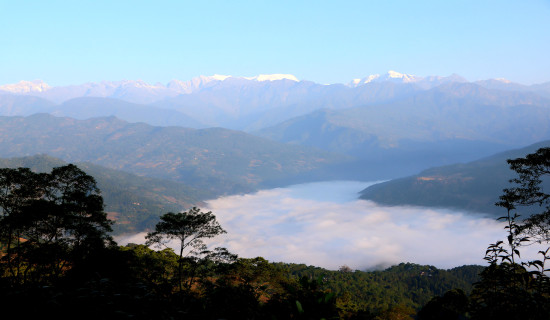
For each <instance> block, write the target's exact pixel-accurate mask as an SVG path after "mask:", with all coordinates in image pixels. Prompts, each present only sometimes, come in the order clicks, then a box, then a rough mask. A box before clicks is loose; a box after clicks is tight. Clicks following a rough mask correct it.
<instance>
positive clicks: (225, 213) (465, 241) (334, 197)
mask: <svg viewBox="0 0 550 320" xmlns="http://www.w3.org/2000/svg"><path fill="white" fill-rule="evenodd" d="M371 184H373V183H368V182H354V181H351V182H350V181H337V182H320V183H309V184H302V185H295V186H290V187H287V188H277V189H270V190H262V191H259V192H257V193H254V194H247V195H238V196H228V197H222V198H218V199H215V200H210V201H208V202H207V206H206V207H205V208H203V210H210V211H212V212H213V213H214V214H215V215H216V217H217V218H218V221H219V222H220V224H221V225H222V227H223V228H225V229H226V230H227V234H226V235H223V236H220V237H218V238H216V240H215V241H213V242H212V243H211V245H214V246H218V245H221V246H226V247H227V248H228V249H229V250H230V251H232V252H234V253H237V254H238V255H239V256H240V257H256V256H262V257H264V258H266V259H268V260H270V261H282V262H293V263H305V264H308V265H315V266H320V267H324V268H328V269H337V268H338V267H339V266H341V265H344V264H345V265H348V266H350V267H351V268H353V269H359V270H364V269H369V268H373V267H377V266H389V265H392V264H396V263H399V262H413V263H418V264H430V265H434V266H436V267H439V268H452V267H456V266H460V265H464V264H482V265H484V264H485V262H484V260H483V257H484V255H485V250H486V249H487V246H488V244H490V243H494V242H495V241H497V240H501V239H504V238H505V230H504V229H503V224H502V223H499V222H496V221H495V220H494V219H488V218H483V217H481V216H476V215H472V214H464V213H461V212H456V211H452V210H444V209H430V208H418V207H384V206H379V205H377V204H375V203H374V202H371V201H365V200H357V197H358V192H359V191H360V190H362V189H364V188H365V187H367V186H368V185H371ZM119 241H121V242H135V243H143V242H144V241H143V234H141V235H136V236H134V237H132V238H126V239H119Z"/></svg>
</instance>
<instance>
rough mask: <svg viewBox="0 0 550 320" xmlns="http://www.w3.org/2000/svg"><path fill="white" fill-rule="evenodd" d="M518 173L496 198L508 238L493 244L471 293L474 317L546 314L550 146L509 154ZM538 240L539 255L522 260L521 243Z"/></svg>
mask: <svg viewBox="0 0 550 320" xmlns="http://www.w3.org/2000/svg"><path fill="white" fill-rule="evenodd" d="M508 164H509V165H510V168H511V169H512V170H514V171H515V172H516V173H517V174H518V177H517V178H515V179H512V180H511V181H510V182H511V183H512V187H511V188H507V189H504V194H503V195H502V196H501V197H500V201H499V202H498V203H497V205H498V206H501V207H503V208H505V209H506V215H505V216H503V217H501V218H499V219H500V220H503V221H505V222H506V226H505V229H506V233H507V236H506V239H505V240H504V241H497V242H496V243H494V244H491V245H490V246H489V247H488V249H487V253H486V257H485V259H486V260H487V261H488V262H489V267H487V268H486V269H485V270H484V271H483V272H482V273H481V279H482V280H481V281H480V282H479V283H478V284H477V285H476V287H475V289H474V291H473V293H472V295H471V300H472V308H471V315H472V319H544V318H547V317H548V315H550V279H549V278H548V271H550V270H549V269H548V268H549V266H548V259H549V258H550V256H549V254H548V253H549V249H550V248H547V247H546V245H547V244H548V242H549V241H548V240H549V226H550V210H549V209H550V208H549V206H550V201H549V200H550V195H549V194H547V193H546V192H545V190H544V187H545V185H546V186H548V182H549V178H550V148H541V149H539V150H537V151H536V152H535V153H532V154H528V155H527V156H526V157H525V158H518V159H511V160H508ZM522 218H523V219H522ZM529 245H538V246H539V247H541V246H542V248H544V249H542V250H540V251H539V256H540V259H534V260H526V259H522V257H521V249H522V248H524V247H526V246H529Z"/></svg>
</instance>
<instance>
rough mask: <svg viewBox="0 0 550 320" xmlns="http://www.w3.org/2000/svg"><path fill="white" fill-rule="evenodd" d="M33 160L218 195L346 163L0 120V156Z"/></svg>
mask: <svg viewBox="0 0 550 320" xmlns="http://www.w3.org/2000/svg"><path fill="white" fill-rule="evenodd" d="M38 153H45V154H49V155H51V156H54V157H58V158H61V159H63V160H64V161H68V162H83V161H88V162H91V163H94V164H99V165H102V166H106V167H109V168H112V169H119V170H124V171H127V172H132V173H134V174H138V175H146V176H151V177H157V178H163V179H168V180H172V181H176V182H183V183H186V184H188V185H193V186H194V187H195V188H198V189H203V190H208V191H209V192H212V193H213V194H218V195H219V194H227V193H240V192H250V191H253V190H255V189H256V188H258V187H261V186H262V185H264V184H267V183H271V182H273V181H281V180H284V179H285V177H293V176H295V175H297V174H300V173H305V172H310V171H312V170H316V169H319V168H322V167H323V166H325V165H327V164H332V163H339V162H342V161H345V160H347V159H348V158H346V157H345V156H339V155H335V154H333V153H329V152H325V151H320V150H314V149H312V148H307V147H301V146H290V145H286V144H283V143H279V142H274V141H270V140H267V139H263V138H259V137H256V136H252V135H249V134H246V133H244V132H239V131H233V130H227V129H222V128H210V129H201V130H197V129H189V128H183V127H154V126H150V125H147V124H144V123H128V122H125V121H122V120H119V119H117V118H115V117H107V118H93V119H89V120H75V119H72V118H59V117H53V116H51V115H47V114H36V115H33V116H29V117H0V156H2V157H20V156H29V155H34V154H38Z"/></svg>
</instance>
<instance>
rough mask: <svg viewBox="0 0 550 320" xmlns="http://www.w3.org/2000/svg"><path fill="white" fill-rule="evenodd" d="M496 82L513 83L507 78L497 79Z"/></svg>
mask: <svg viewBox="0 0 550 320" xmlns="http://www.w3.org/2000/svg"><path fill="white" fill-rule="evenodd" d="M495 80H496V81H498V82H502V83H512V81H510V80H508V79H505V78H495Z"/></svg>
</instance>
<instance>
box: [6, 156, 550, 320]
mask: <svg viewBox="0 0 550 320" xmlns="http://www.w3.org/2000/svg"><path fill="white" fill-rule="evenodd" d="M508 163H509V165H510V167H511V169H512V170H513V171H515V173H516V174H517V178H515V179H513V180H512V181H511V183H512V185H511V187H510V188H507V189H505V190H504V193H503V195H502V196H501V197H500V202H499V203H498V205H499V206H500V207H502V208H503V210H504V211H505V212H506V213H507V214H506V215H505V216H503V217H502V218H501V219H502V220H504V221H505V222H506V229H505V230H504V231H503V238H504V239H505V240H504V241H498V242H496V243H494V244H488V249H487V253H486V257H485V260H486V261H487V263H488V266H487V267H482V266H462V267H457V268H453V269H450V270H440V269H437V268H435V267H433V266H421V265H415V264H411V263H402V264H399V265H397V266H393V267H390V268H388V269H386V270H380V271H360V270H351V269H350V268H349V267H347V266H345V265H343V266H341V267H340V269H339V270H338V271H330V270H325V269H322V268H318V267H314V266H306V265H299V264H288V263H275V262H270V261H267V260H265V259H263V258H261V257H256V258H239V257H238V256H237V255H235V254H232V253H231V252H228V251H227V249H225V248H208V247H207V246H206V245H205V242H204V240H206V239H208V238H213V237H216V236H218V235H220V234H223V233H225V232H226V231H225V230H224V229H223V227H222V226H221V225H220V224H219V223H218V222H217V220H216V217H215V215H214V214H213V213H212V212H203V211H201V209H198V208H192V209H189V210H187V211H184V212H179V213H172V212H169V213H166V214H164V215H162V216H161V217H160V220H159V221H158V223H157V224H156V225H155V226H154V228H151V229H150V232H149V233H148V234H147V237H146V239H147V243H146V245H138V244H129V245H127V246H119V245H117V244H116V243H115V242H114V241H113V239H112V238H111V236H110V233H111V232H112V224H113V222H112V221H111V220H109V219H108V217H107V214H106V213H105V212H104V204H103V198H102V196H101V194H100V190H99V189H98V187H97V185H96V181H95V179H94V178H93V177H92V176H90V175H88V174H86V173H85V172H84V171H82V170H81V169H79V168H78V167H76V166H75V165H72V164H69V165H65V166H61V167H56V168H54V169H52V171H51V172H50V173H36V172H34V171H31V170H30V169H28V168H16V169H13V168H4V169H0V213H1V215H0V245H1V247H0V249H1V252H0V253H1V258H0V275H1V278H0V305H2V307H3V310H11V311H13V312H15V313H16V314H18V317H19V318H30V317H45V316H51V317H55V318H61V319H63V318H71V319H72V318H75V317H76V318H121V319H125V318H134V319H136V318H137V319H174V318H181V319H544V318H547V316H548V314H550V281H549V278H548V276H547V274H546V272H547V271H548V266H547V260H548V259H550V255H549V252H548V251H549V250H546V251H541V252H540V254H541V259H540V260H532V261H524V260H522V259H521V255H520V250H521V248H522V247H523V246H526V245H528V244H529V243H533V242H538V243H542V242H547V240H548V239H549V238H548V231H549V229H548V227H549V225H548V221H549V219H548V217H549V216H550V209H549V205H550V203H549V202H550V195H548V194H546V193H545V192H544V190H543V189H542V188H541V184H542V181H543V180H544V179H546V178H547V176H548V175H550V148H541V149H539V150H538V151H537V152H535V153H533V154H529V155H527V156H526V157H525V158H518V159H514V160H508ZM532 206H536V207H538V208H539V209H540V210H539V213H537V214H534V215H531V216H529V217H520V216H519V214H520V213H521V212H522V208H524V207H532ZM525 218H526V219H525ZM168 241H172V242H173V243H174V242H175V243H177V244H178V248H179V250H176V251H174V250H173V249H170V248H168V247H166V244H167V242H168ZM153 248H154V249H153ZM155 249H157V250H155Z"/></svg>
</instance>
